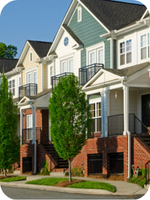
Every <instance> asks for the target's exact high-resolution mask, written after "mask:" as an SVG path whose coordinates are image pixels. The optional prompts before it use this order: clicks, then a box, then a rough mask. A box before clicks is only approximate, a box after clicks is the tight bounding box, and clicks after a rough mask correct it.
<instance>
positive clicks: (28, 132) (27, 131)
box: [22, 127, 41, 144]
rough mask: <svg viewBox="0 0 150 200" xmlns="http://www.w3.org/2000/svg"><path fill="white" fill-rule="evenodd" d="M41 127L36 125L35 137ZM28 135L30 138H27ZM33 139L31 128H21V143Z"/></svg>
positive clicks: (29, 142)
mask: <svg viewBox="0 0 150 200" xmlns="http://www.w3.org/2000/svg"><path fill="white" fill-rule="evenodd" d="M40 129H41V128H39V127H36V133H35V134H36V138H37V135H38V132H39V131H40ZM29 135H30V136H31V138H29ZM32 140H33V128H26V129H22V144H31V143H32Z"/></svg>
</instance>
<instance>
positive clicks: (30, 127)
mask: <svg viewBox="0 0 150 200" xmlns="http://www.w3.org/2000/svg"><path fill="white" fill-rule="evenodd" d="M29 117H31V126H29V127H28V118H29ZM32 120H33V114H31V115H27V116H26V127H27V129H32V128H33V123H32ZM26 137H27V140H32V137H33V135H32V137H31V138H29V137H28V134H27V135H26Z"/></svg>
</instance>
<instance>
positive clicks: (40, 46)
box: [28, 40, 52, 58]
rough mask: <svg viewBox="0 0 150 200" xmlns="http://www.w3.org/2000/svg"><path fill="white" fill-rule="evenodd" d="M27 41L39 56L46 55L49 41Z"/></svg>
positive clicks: (49, 44)
mask: <svg viewBox="0 0 150 200" xmlns="http://www.w3.org/2000/svg"><path fill="white" fill-rule="evenodd" d="M28 42H29V43H30V45H31V46H32V48H33V49H34V50H35V52H36V53H37V55H38V56H39V57H40V58H42V57H45V56H46V55H47V52H48V50H49V49H50V47H51V45H52V43H51V42H41V41H33V40H28Z"/></svg>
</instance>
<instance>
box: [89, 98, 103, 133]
mask: <svg viewBox="0 0 150 200" xmlns="http://www.w3.org/2000/svg"><path fill="white" fill-rule="evenodd" d="M90 111H91V114H92V119H93V123H92V132H95V133H97V132H100V131H101V102H97V103H93V104H91V110H90Z"/></svg>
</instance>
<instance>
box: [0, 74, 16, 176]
mask: <svg viewBox="0 0 150 200" xmlns="http://www.w3.org/2000/svg"><path fill="white" fill-rule="evenodd" d="M19 154H20V139H19V137H18V136H17V106H16V105H14V104H13V99H12V94H11V93H10V92H8V81H7V79H6V78H5V75H4V72H3V76H2V82H1V84H0V169H3V170H4V174H5V176H6V169H8V168H9V167H10V166H11V164H13V163H15V162H17V161H18V160H19Z"/></svg>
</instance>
